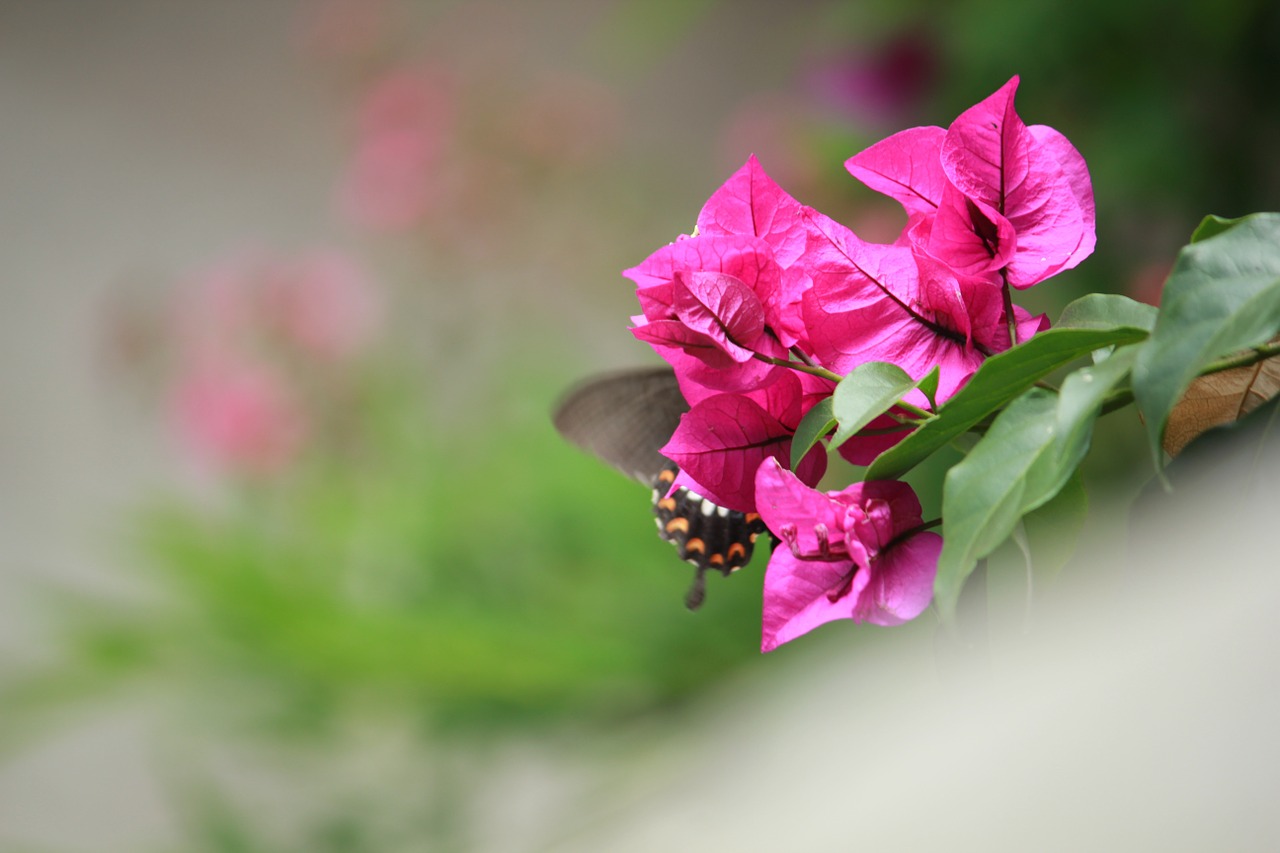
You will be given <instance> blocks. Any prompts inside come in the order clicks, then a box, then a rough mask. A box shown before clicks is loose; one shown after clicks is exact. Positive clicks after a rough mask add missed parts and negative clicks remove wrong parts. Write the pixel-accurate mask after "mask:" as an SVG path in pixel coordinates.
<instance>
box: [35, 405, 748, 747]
mask: <svg viewBox="0 0 1280 853" xmlns="http://www.w3.org/2000/svg"><path fill="white" fill-rule="evenodd" d="M552 396H553V394H552V392H551V391H550V385H549V383H548V382H546V381H545V380H542V381H540V382H539V381H530V382H527V383H523V382H522V383H519V387H518V388H515V389H513V390H512V391H511V392H510V393H509V394H508V395H504V396H503V398H502V399H507V400H521V399H522V398H523V399H524V400H527V399H529V398H533V399H542V400H546V401H547V407H548V408H549V406H550V400H551V398H552ZM429 399H430V395H429V394H422V393H420V392H418V391H415V390H413V389H411V388H410V387H409V386H408V385H407V384H406V383H403V382H396V383H381V384H374V386H373V388H372V389H370V391H369V392H367V393H366V395H365V397H364V399H362V400H360V401H359V402H358V406H359V410H360V412H361V414H362V418H361V420H362V421H364V422H365V424H366V425H367V426H368V427H369V429H368V430H367V431H365V432H364V433H363V434H361V435H358V436H356V437H355V438H354V439H353V440H351V441H350V442H349V443H348V445H347V446H345V447H343V448H341V449H340V450H341V452H340V453H335V452H332V448H326V449H325V450H326V452H325V453H313V454H311V455H310V456H309V457H307V458H305V459H304V460H303V461H302V464H301V465H300V466H299V468H298V469H297V470H296V471H294V472H291V474H289V475H288V476H287V477H285V478H284V479H282V480H280V481H274V482H272V483H270V484H248V485H245V486H244V488H243V491H242V492H240V493H239V494H238V495H237V496H235V499H233V500H230V501H226V502H224V503H223V504H222V505H220V506H217V507H213V508H210V507H207V506H200V505H198V504H197V505H193V504H192V503H191V502H189V501H176V500H175V501H163V502H159V503H157V505H156V506H154V507H153V508H152V509H150V510H148V511H147V512H146V513H145V514H144V516H143V517H142V518H141V519H140V520H139V523H138V525H137V537H138V538H137V541H136V545H137V548H136V553H138V554H140V555H142V559H143V560H144V561H145V564H146V567H147V570H148V573H149V575H150V577H151V579H152V580H153V581H154V587H155V588H156V590H157V591H158V592H159V596H158V597H157V598H156V599H155V600H148V601H147V602H146V603H138V604H132V605H127V606H126V605H121V606H118V607H109V606H104V605H103V604H102V603H101V602H97V601H84V602H80V603H79V604H78V605H77V604H76V603H75V602H74V601H72V602H69V604H70V605H71V606H70V607H69V608H65V609H64V611H63V612H64V614H69V615H73V618H70V619H67V620H65V624H66V630H67V632H68V634H67V637H66V644H65V646H63V648H66V649H67V650H68V660H67V663H66V666H67V669H66V670H65V672H64V673H63V677H65V678H66V679H67V680H69V681H71V682H78V683H81V684H84V685H88V684H96V685H99V686H107V684H108V683H110V682H121V681H123V680H125V679H129V678H133V677H139V676H149V677H157V678H161V679H163V681H164V682H165V683H166V684H170V685H172V684H173V683H185V684H187V685H188V686H190V687H193V688H196V693H197V695H199V696H200V697H201V701H202V702H206V701H210V698H209V697H210V696H212V697H219V696H220V697H228V698H235V699H244V700H246V701H247V703H248V704H249V706H250V707H248V708H244V709H234V708H233V709H232V710H233V712H234V713H233V714H232V716H233V717H240V716H241V715H242V714H244V713H250V714H251V716H252V717H254V718H256V719H258V720H259V721H260V722H262V723H265V724H270V725H271V726H272V727H273V728H276V727H278V728H280V729H281V730H285V731H295V732H298V731H312V732H328V731H331V730H332V729H333V727H334V726H335V725H336V724H337V723H339V722H341V721H342V720H344V719H345V715H348V714H350V713H353V712H354V713H359V712H361V711H362V710H367V709H368V708H378V709H381V710H380V712H379V713H391V714H398V715H402V716H405V717H408V718H420V719H421V721H422V723H423V724H424V726H426V725H427V724H431V728H434V727H435V726H436V725H446V726H448V727H450V728H455V727H464V728H471V727H476V726H492V725H508V724H515V723H520V724H528V723H531V722H535V721H540V722H548V721H553V720H557V719H561V718H563V717H564V716H565V715H568V716H569V717H570V718H571V719H573V720H574V721H575V722H576V723H578V724H584V723H586V724H590V723H593V722H594V723H597V724H598V723H603V722H608V721H616V720H617V719H619V718H625V717H629V716H633V715H635V714H638V713H641V712H644V711H649V710H653V709H655V708H658V707H663V706H667V705H670V704H671V703H673V702H678V701H680V700H682V699H684V698H686V697H687V696H688V695H689V693H690V692H691V691H694V690H696V689H698V688H699V687H700V686H701V685H704V684H706V683H707V682H708V681H710V680H713V679H714V678H716V677H717V676H719V675H722V674H724V673H725V672H726V671H728V670H730V669H732V668H733V667H734V666H735V665H737V664H739V663H741V662H742V661H744V660H746V659H750V658H752V657H755V656H757V655H758V651H757V649H758V633H759V601H758V596H759V591H758V587H759V573H760V571H761V570H762V568H763V561H758V562H757V564H755V565H753V566H751V567H750V568H748V569H747V570H745V571H744V572H743V573H742V574H741V575H740V576H735V577H734V578H732V579H731V580H730V581H728V582H725V583H714V584H713V585H712V588H711V590H710V596H709V599H710V600H709V602H708V604H707V606H706V607H705V608H704V609H703V610H702V611H700V612H699V613H697V614H691V613H689V612H687V611H685V610H684V608H683V607H682V606H681V604H680V602H681V596H682V594H683V590H684V584H685V583H687V582H688V580H689V579H690V578H691V576H692V570H691V569H689V570H688V571H686V570H685V569H686V568H687V567H685V566H684V565H683V564H682V563H680V562H679V561H678V560H677V559H676V558H675V555H674V552H673V551H672V550H671V548H670V546H668V545H666V544H664V543H662V542H660V541H659V540H658V539H657V537H656V536H655V535H654V533H653V527H652V523H651V521H650V520H649V515H648V514H649V508H648V499H649V496H648V494H647V493H646V491H645V490H644V489H643V488H641V487H639V486H637V485H636V484H634V483H630V482H629V481H626V480H624V479H623V478H621V477H619V476H617V475H615V474H614V473H613V472H612V471H611V470H610V469H607V468H606V467H605V466H603V465H602V464H601V463H599V462H598V461H596V460H593V459H590V458H587V457H585V456H584V455H582V454H581V453H579V452H577V451H576V450H573V449H571V448H569V447H568V446H566V445H564V444H563V443H562V442H561V440H560V439H559V437H558V436H556V435H555V434H554V432H553V430H552V429H551V426H550V424H549V422H548V420H547V417H546V414H545V411H542V410H537V409H533V408H530V407H528V406H526V405H523V403H521V404H517V405H508V404H504V403H503V402H501V400H498V401H495V403H494V405H493V407H492V408H491V410H490V411H489V417H488V419H487V420H486V421H485V422H484V424H481V425H475V426H472V427H469V428H465V429H464V428H461V427H459V428H456V429H455V430H453V431H452V432H446V431H442V430H441V429H439V428H438V427H430V426H428V425H429V424H431V423H432V422H433V418H432V416H431V414H430V412H429V411H428V410H427V408H426V407H427V406H428V405H429V403H428V400H429ZM531 465H532V466H534V468H533V469H531V467H530V466H531ZM531 470H536V472H537V473H536V476H528V475H527V474H526V473H524V472H529V471H531ZM107 674H109V676H110V677H107ZM49 679H50V675H49V674H48V673H44V674H42V675H41V676H39V678H38V680H37V681H35V682H32V683H31V684H29V685H28V686H26V687H23V686H22V684H21V683H19V684H17V685H11V686H10V691H11V694H10V695H11V696H12V695H20V694H21V693H22V692H27V691H32V690H35V689H37V688H39V689H42V690H46V691H47V690H49V684H50V682H49ZM41 685H43V687H41ZM14 690H17V691H19V694H14V693H12V691H14ZM51 695H56V694H51ZM213 701H215V702H216V701H220V700H218V699H216V698H215V699H213Z"/></svg>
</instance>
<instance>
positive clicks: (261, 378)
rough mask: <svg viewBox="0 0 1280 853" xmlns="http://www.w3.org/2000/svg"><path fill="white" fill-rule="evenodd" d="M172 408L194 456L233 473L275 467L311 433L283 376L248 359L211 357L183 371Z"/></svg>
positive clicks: (290, 456) (180, 435)
mask: <svg viewBox="0 0 1280 853" xmlns="http://www.w3.org/2000/svg"><path fill="white" fill-rule="evenodd" d="M170 413H171V416H172V420H173V424H174V427H175V429H176V430H177V434H178V438H179V440H180V441H181V442H182V444H183V445H184V446H185V447H186V448H187V450H188V451H190V452H191V454H192V455H193V456H194V457H195V459H196V460H197V461H198V462H200V463H201V464H204V465H207V466H210V467H212V468H214V469H216V470H218V471H222V472H228V473H238V474H249V475H263V474H271V473H276V472H278V471H279V470H280V469H282V468H283V467H285V466H286V465H287V464H288V463H289V462H290V461H291V460H292V459H293V458H294V456H295V455H296V453H297V451H298V449H299V448H300V446H301V444H302V441H303V439H304V437H305V434H306V422H305V419H304V417H303V415H302V412H301V410H300V409H299V407H298V406H297V405H296V403H295V401H294V400H293V399H292V397H291V396H290V394H289V392H288V390H287V386H286V384H285V383H284V382H283V381H282V380H281V379H280V377H279V376H278V375H276V374H275V373H273V372H272V371H270V370H269V369H267V368H265V367H263V366H261V365H256V364H250V363H248V362H243V361H230V360H219V361H216V362H212V361H211V362H208V363H206V364H203V365H200V366H198V367H196V368H195V369H193V370H192V371H190V372H189V373H187V374H186V375H184V376H182V377H181V378H180V380H179V382H178V384H177V386H176V387H175V389H174V392H173V397H172V399H171V401H170Z"/></svg>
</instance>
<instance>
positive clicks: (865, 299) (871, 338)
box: [803, 211, 1008, 402]
mask: <svg viewBox="0 0 1280 853" xmlns="http://www.w3.org/2000/svg"><path fill="white" fill-rule="evenodd" d="M808 219H809V222H810V223H811V225H812V229H811V237H810V248H809V257H810V258H811V263H812V268H811V275H812V277H813V286H812V287H811V288H810V289H809V290H808V291H807V292H806V293H805V295H804V298H803V308H804V319H805V324H806V326H807V327H808V329H809V340H810V344H811V345H812V347H813V351H814V354H815V355H816V356H817V358H818V360H819V362H820V363H821V364H822V365H823V366H824V367H827V368H829V369H830V370H833V371H835V372H837V373H841V374H847V373H848V372H849V371H851V370H853V368H855V367H857V366H858V365H860V364H863V363H865V362H868V361H887V362H889V363H890V364H896V365H898V366H899V367H901V368H902V369H903V370H905V371H906V372H907V373H908V374H910V375H911V377H912V378H913V379H920V378H922V377H924V375H925V374H927V373H928V372H929V371H930V370H932V369H933V368H934V366H935V365H936V366H937V367H938V368H939V383H938V394H937V399H938V401H939V402H942V401H943V400H946V399H947V398H949V397H950V396H951V395H952V394H953V393H955V391H956V389H958V388H959V387H960V385H962V384H963V383H964V381H965V380H966V379H967V378H968V377H969V376H970V375H971V374H972V373H973V371H974V370H976V369H977V367H978V365H979V364H981V363H982V360H983V358H985V355H984V353H983V352H982V350H981V349H979V348H978V347H976V346H975V345H974V342H975V340H977V341H981V340H992V339H994V338H995V337H996V336H997V335H998V327H999V325H1000V324H1001V323H1002V322H1003V317H1004V314H1003V305H1002V302H1001V296H1000V290H999V288H998V286H996V285H994V284H993V283H991V282H986V281H981V280H977V279H972V278H965V277H958V276H955V275H953V274H952V273H951V272H950V271H949V270H948V269H947V267H946V266H945V265H943V264H939V263H933V262H930V261H929V260H928V259H924V260H923V261H918V260H917V257H916V254H915V253H914V252H913V251H912V249H911V248H910V247H907V246H896V245H892V246H886V245H882V244H876V243H865V242H863V241H862V240H860V239H858V237H857V236H856V235H855V234H854V233H853V232H852V231H850V230H849V229H847V228H845V227H844V226H842V225H840V224H839V223H836V222H834V221H832V220H831V219H828V218H827V217H825V216H823V215H822V214H820V213H817V212H816V211H811V212H810V214H809V217H808ZM1005 337H1006V339H1007V338H1008V334H1007V332H1006V334H1005Z"/></svg>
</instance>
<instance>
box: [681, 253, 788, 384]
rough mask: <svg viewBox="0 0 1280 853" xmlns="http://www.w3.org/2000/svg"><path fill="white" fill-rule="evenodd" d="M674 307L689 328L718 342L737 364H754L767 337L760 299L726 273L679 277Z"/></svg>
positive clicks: (695, 273)
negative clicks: (758, 348)
mask: <svg viewBox="0 0 1280 853" xmlns="http://www.w3.org/2000/svg"><path fill="white" fill-rule="evenodd" d="M674 307H675V310H676V316H677V317H679V319H680V320H681V321H682V322H683V323H684V324H685V325H686V326H688V327H689V328H690V329H693V330H694V331H695V332H700V333H702V334H704V335H706V336H707V337H708V338H710V339H711V340H713V341H715V342H716V343H717V344H719V345H720V348H721V349H722V350H724V351H725V352H726V353H728V355H729V357H730V358H732V359H733V360H734V361H736V362H744V361H748V360H750V359H751V358H752V357H753V352H754V350H755V348H756V347H757V346H759V345H760V343H761V341H760V338H761V337H762V336H763V335H764V306H762V305H761V304H760V299H759V298H758V297H757V296H756V294H755V292H754V291H753V290H752V289H751V288H749V287H747V286H746V285H745V284H743V283H742V282H741V281H739V280H738V279H737V278H735V277H733V276H731V275H726V274H725V273H717V272H704V271H695V272H687V273H685V272H679V273H676V279H675V300H674ZM769 355H776V353H773V352H770V353H769Z"/></svg>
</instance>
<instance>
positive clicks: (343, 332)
mask: <svg viewBox="0 0 1280 853" xmlns="http://www.w3.org/2000/svg"><path fill="white" fill-rule="evenodd" d="M262 290H263V292H262V297H263V300H262V309H263V314H264V319H266V320H267V322H269V323H272V324H274V325H275V327H276V329H277V330H278V331H279V333H280V335H281V337H282V338H283V339H284V340H285V341H286V342H288V343H289V344H292V345H293V346H294V347H296V348H297V349H298V350H299V351H300V352H302V353H304V354H307V355H311V356H314V357H316V358H319V359H326V360H332V361H341V360H344V359H347V358H350V357H351V356H353V355H355V354H356V353H357V352H359V351H360V350H362V349H363V348H364V347H365V346H367V345H368V344H369V342H370V341H371V339H372V338H373V336H374V334H375V333H376V332H377V330H378V328H379V326H380V325H381V319H382V317H381V314H382V305H381V302H380V300H379V299H378V298H377V297H378V294H377V292H376V291H375V290H374V288H373V283H372V282H371V281H370V280H369V277H368V276H367V275H366V274H365V272H364V270H363V269H362V268H361V267H360V266H359V265H358V264H356V262H355V261H354V260H353V259H352V258H350V257H349V256H347V255H345V254H343V253H342V252H338V251H334V250H330V249H318V250H313V251H311V252H307V253H305V254H302V255H299V256H298V257H296V258H292V259H289V260H286V261H278V262H276V263H274V264H272V265H269V266H268V267H267V268H266V269H265V270H264V276H263V283H262Z"/></svg>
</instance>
